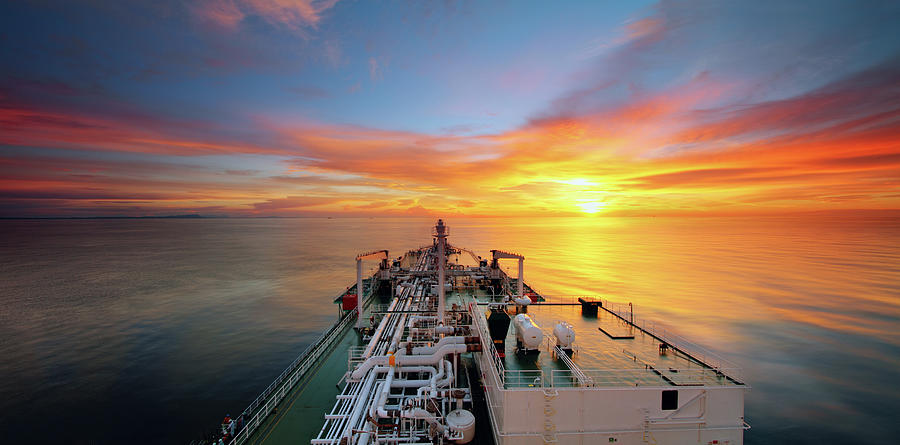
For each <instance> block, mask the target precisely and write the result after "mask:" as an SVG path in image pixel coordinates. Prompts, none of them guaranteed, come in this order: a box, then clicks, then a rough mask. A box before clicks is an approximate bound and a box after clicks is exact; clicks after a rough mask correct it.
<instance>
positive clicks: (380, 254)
mask: <svg viewBox="0 0 900 445" xmlns="http://www.w3.org/2000/svg"><path fill="white" fill-rule="evenodd" d="M369 258H381V259H383V260H386V259H388V251H387V250H373V251H371V252H366V253H361V254H359V255H357V256H356V260H357V261H359V260H365V259H369Z"/></svg>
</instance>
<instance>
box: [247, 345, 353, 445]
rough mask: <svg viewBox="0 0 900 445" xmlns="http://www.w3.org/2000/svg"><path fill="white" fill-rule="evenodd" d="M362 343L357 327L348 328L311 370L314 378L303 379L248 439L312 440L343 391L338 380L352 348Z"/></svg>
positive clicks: (265, 441)
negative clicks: (326, 413) (326, 411)
mask: <svg viewBox="0 0 900 445" xmlns="http://www.w3.org/2000/svg"><path fill="white" fill-rule="evenodd" d="M360 344H362V343H361V342H360V341H359V336H358V334H357V333H356V331H355V330H353V329H352V328H351V329H347V331H346V333H345V334H344V337H343V338H342V339H340V341H339V342H338V343H337V344H336V346H335V347H334V349H333V350H332V351H331V353H330V354H329V355H328V357H327V358H325V359H323V360H320V361H319V364H318V367H317V368H316V369H314V370H311V372H310V373H309V375H310V378H308V379H304V380H303V381H301V382H300V384H298V385H297V386H296V387H295V388H294V389H293V390H292V391H291V393H290V394H289V395H288V396H287V397H285V398H284V400H282V401H281V403H280V404H279V405H278V408H277V411H276V412H275V413H274V414H272V415H271V416H269V418H268V419H266V422H265V423H264V424H263V425H261V426H260V427H259V429H257V430H256V432H255V434H254V435H253V436H252V437H251V438H250V440H249V441H247V443H248V444H251V445H262V444H283V443H309V441H310V440H312V439H314V438H315V437H316V435H318V434H319V430H320V429H321V428H322V416H323V414H324V413H325V410H327V407H329V406H331V405H332V404H333V403H334V398H335V397H336V396H337V395H338V394H340V392H341V388H340V387H338V386H337V383H338V380H339V379H340V378H341V376H343V374H344V372H345V371H346V370H347V354H348V352H349V350H350V348H351V347H353V346H359V345H360Z"/></svg>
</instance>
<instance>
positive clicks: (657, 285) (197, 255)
mask: <svg viewBox="0 0 900 445" xmlns="http://www.w3.org/2000/svg"><path fill="white" fill-rule="evenodd" d="M448 224H449V225H450V226H451V227H452V228H453V233H452V240H451V241H452V242H453V243H454V244H457V245H460V246H465V247H468V248H470V249H472V250H474V251H476V252H477V253H479V254H481V255H487V254H489V250H490V249H497V248H501V249H508V250H512V251H515V252H517V253H520V254H522V255H525V257H526V261H525V276H526V280H527V281H528V283H529V284H530V285H532V286H534V287H535V288H537V289H538V290H539V291H541V292H542V293H544V294H548V295H602V296H604V297H606V298H609V299H612V300H619V301H622V302H632V303H633V304H634V308H635V313H636V314H638V315H639V316H641V317H642V318H651V319H658V320H663V321H664V322H665V324H666V325H668V326H671V327H672V328H673V329H675V330H676V331H678V332H680V333H683V334H684V336H685V337H687V338H689V339H691V340H694V341H696V342H697V343H700V344H702V345H704V346H706V347H708V348H710V349H712V350H714V351H715V352H717V353H719V354H720V355H723V356H725V357H726V358H729V359H731V360H732V361H734V362H736V363H737V364H738V365H740V366H741V367H742V368H743V375H744V376H745V378H746V380H747V382H748V383H749V384H750V385H751V386H752V390H751V391H750V392H749V393H748V394H747V396H746V405H745V411H746V419H747V421H748V422H749V423H750V424H751V425H752V429H751V430H749V431H747V432H746V433H745V441H746V443H748V444H780V443H785V444H787V443H791V444H796V443H809V444H812V443H893V442H894V441H896V438H897V437H900V426H898V424H897V422H896V419H895V417H896V415H895V413H897V412H900V383H898V382H900V223H898V222H897V221H892V220H885V219H880V220H879V219H858V220H851V219H847V218H844V219H835V220H827V219H822V218H819V219H817V220H797V219H785V218H781V219H779V218H768V219H761V220H748V219H741V218H720V219H717V218H693V219H675V218H645V219H642V218H572V219H568V218H551V219H546V220H540V219H535V220H522V219H490V220H489V219H472V220H465V219H457V220H454V219H450V220H449V221H448ZM432 225H433V221H432V220H431V219H352V218H336V219H325V218H321V219H316V218H308V219H262V220H254V219H233V220H229V219H204V220H62V221H54V220H21V221H9V220H7V221H0V335H2V336H3V338H4V341H3V342H2V343H0V357H2V360H0V413H2V417H0V437H3V438H4V442H6V443H187V442H190V441H191V440H193V439H197V438H200V437H201V436H202V435H203V433H204V432H205V431H207V430H208V429H210V428H213V427H215V425H216V424H217V423H218V422H219V421H221V419H222V417H223V416H224V415H225V414H226V413H230V414H232V415H234V414H235V413H239V412H240V411H241V410H242V409H243V408H244V407H245V406H246V405H247V404H249V403H250V402H251V401H252V400H253V399H254V398H255V397H256V396H257V395H258V393H259V392H260V391H262V390H263V389H264V388H265V387H266V386H268V384H269V383H270V382H271V381H272V380H273V379H274V378H275V377H276V376H277V375H278V374H279V373H280V372H281V371H282V370H283V369H284V367H285V366H287V365H288V364H289V363H290V362H291V361H292V360H293V359H294V358H295V357H296V356H297V355H298V354H299V353H300V352H301V351H303V349H304V348H305V347H306V345H307V344H309V342H311V341H312V340H313V339H315V338H316V337H317V336H318V334H319V333H320V332H321V331H322V330H324V329H326V328H327V327H329V326H330V325H331V324H332V323H333V321H334V319H335V318H336V316H337V308H336V307H335V306H334V304H333V303H332V300H333V297H334V296H335V295H336V294H337V293H339V292H340V291H342V290H343V289H344V287H346V286H347V285H349V284H351V282H352V281H353V280H354V274H355V269H354V258H355V256H356V254H358V253H360V252H365V251H369V250H373V249H389V250H390V251H391V255H392V257H396V256H398V255H399V254H401V253H402V252H404V251H406V250H408V249H410V248H414V247H418V245H419V244H420V243H421V240H427V239H430V228H431V226H432ZM512 273H513V274H515V271H512ZM579 335H580V334H579ZM597 335H601V334H599V333H597ZM580 340H581V337H579V340H576V342H578V341H580ZM514 346H515V340H514V339H513V340H512V344H510V342H509V341H507V347H508V350H509V351H512V349H513V348H514ZM583 346H584V347H590V345H583ZM510 355H512V354H510ZM518 359H519V358H517V357H509V356H508V357H507V360H518ZM537 360H541V358H540V357H538V358H537ZM323 414H324V413H323ZM321 420H322V419H311V421H314V422H317V423H320V422H321Z"/></svg>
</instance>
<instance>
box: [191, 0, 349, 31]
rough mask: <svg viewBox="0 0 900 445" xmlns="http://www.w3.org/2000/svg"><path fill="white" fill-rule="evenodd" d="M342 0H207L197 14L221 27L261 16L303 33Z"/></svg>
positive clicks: (196, 11) (277, 24)
mask: <svg viewBox="0 0 900 445" xmlns="http://www.w3.org/2000/svg"><path fill="white" fill-rule="evenodd" d="M337 1H338V0H319V1H316V0H207V1H204V2H202V3H199V4H198V5H197V6H196V8H195V9H194V13H195V14H197V15H198V16H199V17H200V18H201V19H203V20H205V21H208V22H211V23H214V24H217V25H219V26H222V27H225V28H229V29H233V28H236V27H237V26H238V25H240V24H241V22H242V21H243V20H244V19H245V18H246V17H248V16H257V17H260V18H262V19H263V20H265V21H266V22H268V23H270V24H271V25H274V26H277V27H281V28H285V29H288V30H291V31H294V32H298V33H301V34H303V32H304V29H306V28H312V29H315V28H316V27H317V26H318V24H319V22H320V21H321V20H322V15H323V13H325V12H326V11H327V10H329V9H331V8H332V7H333V6H334V5H335V4H336V3H337Z"/></svg>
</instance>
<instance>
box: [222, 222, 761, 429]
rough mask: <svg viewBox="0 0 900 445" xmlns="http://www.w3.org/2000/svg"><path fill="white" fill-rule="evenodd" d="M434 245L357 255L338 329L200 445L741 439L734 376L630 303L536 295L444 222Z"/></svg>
mask: <svg viewBox="0 0 900 445" xmlns="http://www.w3.org/2000/svg"><path fill="white" fill-rule="evenodd" d="M432 235H433V240H432V242H431V243H430V244H427V245H425V246H422V247H420V248H417V249H413V250H410V251H408V252H406V253H405V254H403V255H402V256H400V257H398V258H395V259H394V258H391V257H390V255H389V252H388V251H385V250H382V251H375V252H368V253H364V254H360V255H359V256H357V258H356V273H357V280H356V283H355V284H354V285H351V286H349V287H348V288H347V289H346V290H345V291H344V292H342V293H341V294H340V295H339V296H338V297H337V298H336V299H335V303H336V305H337V306H338V314H339V318H338V321H337V322H336V323H335V324H334V325H333V326H332V327H331V328H330V329H328V330H327V331H326V332H325V333H324V334H323V335H322V336H321V337H320V338H319V339H318V340H317V341H316V342H314V343H313V344H312V345H311V346H310V347H309V348H308V349H307V350H306V351H305V352H304V353H303V354H301V356H300V357H298V358H297V359H296V360H295V361H294V362H293V363H291V365H290V366H288V368H287V369H285V371H284V372H283V373H282V374H281V375H280V376H279V377H278V378H277V379H276V380H275V381H274V382H273V383H272V384H271V385H270V386H269V387H268V388H267V389H266V390H265V391H263V393H262V394H260V396H259V397H258V398H257V399H256V400H255V401H254V402H253V403H251V404H250V406H249V407H247V409H246V410H245V411H244V412H243V413H242V414H241V415H240V416H236V417H235V418H233V419H232V418H227V419H226V420H225V422H224V423H223V426H222V432H223V437H221V438H216V439H215V440H214V443H232V444H240V445H242V444H276V443H277V444H286V443H309V444H312V445H349V444H373V443H377V444H420V443H429V444H431V443H448V444H449V443H453V444H466V443H478V444H504V445H506V444H543V443H562V444H576V443H577V444H584V443H599V442H603V443H620V444H646V443H650V444H698V443H699V444H741V443H743V434H744V430H745V429H748V428H749V426H748V425H747V423H746V422H745V421H744V394H745V392H746V391H747V390H749V385H747V384H746V382H744V380H743V378H742V376H741V373H740V370H739V369H738V368H737V367H735V366H733V365H731V364H729V363H728V362H727V361H725V360H724V359H722V358H719V357H717V356H716V355H714V354H712V353H709V352H707V351H705V350H704V349H702V348H700V347H698V346H696V345H693V344H691V343H689V342H687V341H686V340H684V339H683V338H681V337H678V336H676V335H673V334H671V333H669V332H668V331H667V330H665V329H662V328H661V327H660V326H658V325H655V324H653V323H648V322H641V321H640V320H636V319H635V317H634V312H633V310H632V308H631V305H623V304H617V303H613V302H610V301H607V300H605V299H602V298H598V297H565V298H563V297H548V296H545V295H542V294H540V293H539V292H536V291H535V290H534V289H533V288H531V287H530V286H528V285H527V284H526V283H525V281H524V280H523V273H524V259H525V258H524V257H523V256H521V255H517V254H514V253H509V252H505V251H501V250H492V251H491V252H490V255H489V256H487V257H485V258H482V257H481V256H478V255H477V254H476V253H474V252H471V251H469V250H466V249H464V248H461V247H457V246H453V245H450V244H449V243H448V242H447V238H448V236H449V230H448V227H447V226H446V225H445V224H444V223H443V221H442V220H438V222H437V224H436V226H435V227H434V230H433V233H432ZM372 259H375V260H379V263H378V267H377V270H376V271H375V272H374V273H373V274H372V275H371V276H364V274H363V261H366V260H372ZM503 260H512V261H516V262H517V263H518V264H517V265H518V274H517V276H516V277H512V276H510V274H508V273H507V272H506V271H505V270H504V268H503V267H501V261H503Z"/></svg>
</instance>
